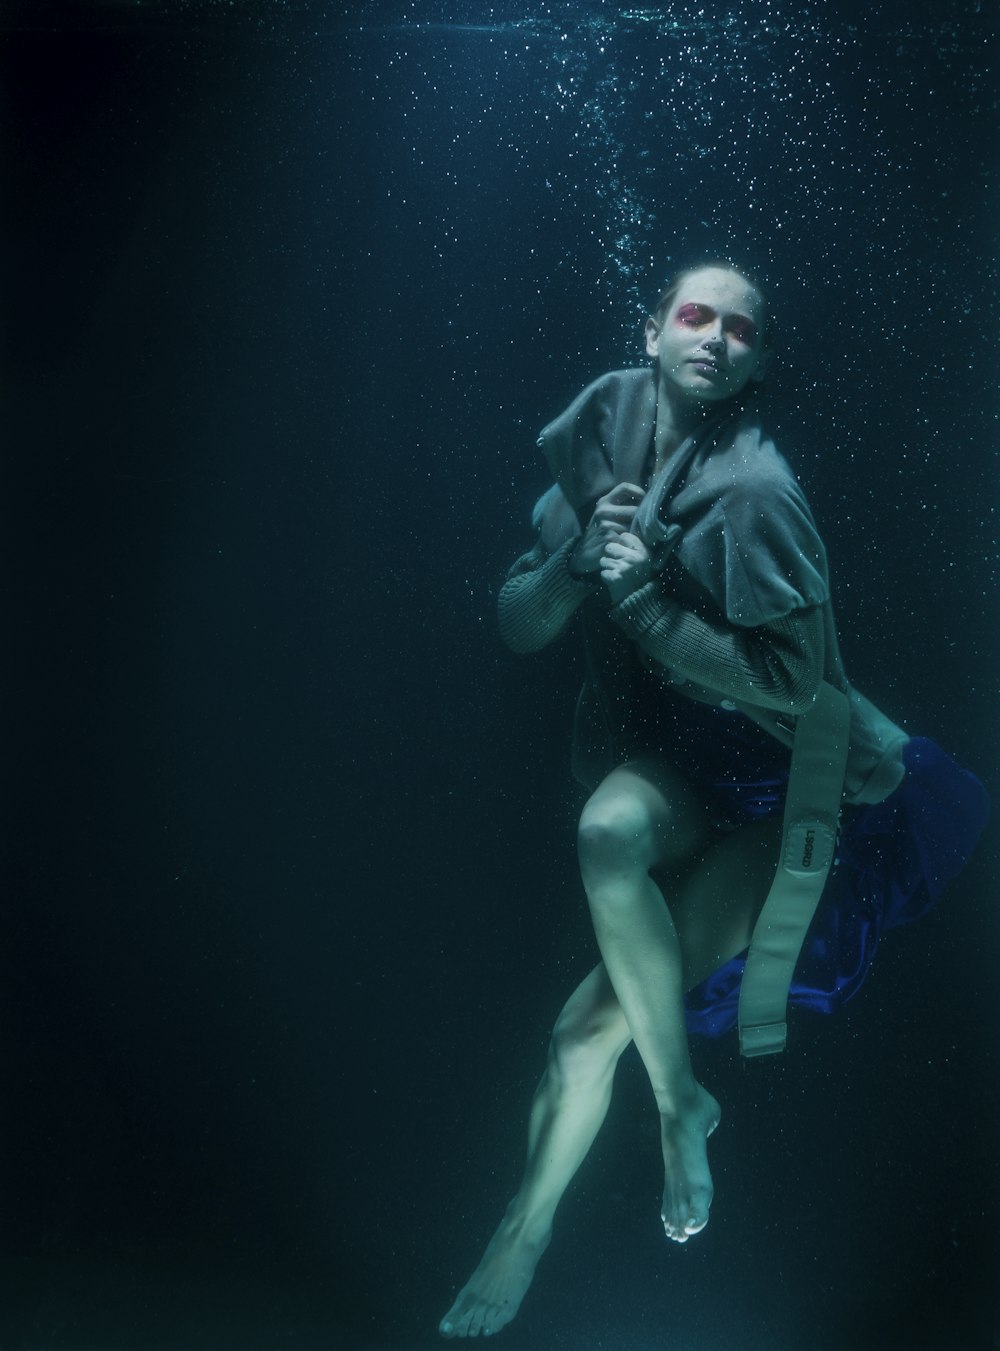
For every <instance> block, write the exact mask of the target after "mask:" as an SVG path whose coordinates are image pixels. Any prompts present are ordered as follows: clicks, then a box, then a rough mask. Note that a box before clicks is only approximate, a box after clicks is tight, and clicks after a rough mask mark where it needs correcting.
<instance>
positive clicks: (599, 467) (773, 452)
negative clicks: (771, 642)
mask: <svg viewBox="0 0 1000 1351" xmlns="http://www.w3.org/2000/svg"><path fill="white" fill-rule="evenodd" d="M655 421H656V382H655V377H654V374H653V372H652V371H651V370H626V371H612V372H610V373H609V374H608V375H604V376H602V377H601V378H600V379H599V380H597V381H595V382H594V383H593V384H592V385H590V386H588V388H587V389H585V390H584V391H583V393H582V394H581V395H580V396H579V397H578V398H577V399H575V400H574V401H573V403H571V404H570V406H569V408H567V409H566V411H565V412H564V413H562V414H561V415H560V416H559V417H558V418H556V419H555V420H554V421H553V422H550V423H549V425H548V426H547V427H546V428H545V429H544V431H543V432H542V434H541V436H540V437H539V439H538V444H539V446H540V447H541V449H542V451H543V452H544V454H545V457H546V459H547V460H548V463H549V466H550V467H551V469H552V473H553V476H554V477H555V480H556V484H557V485H558V488H559V495H556V494H553V493H551V492H550V493H549V494H547V495H546V498H543V500H542V502H541V503H540V504H539V507H540V509H541V510H540V511H539V518H540V523H541V527H542V534H543V539H544V541H545V543H546V546H547V547H552V543H554V544H555V545H556V547H557V546H558V544H560V543H562V542H563V540H564V539H565V538H567V537H568V533H569V532H570V531H571V530H572V528H573V527H572V524H571V522H570V520H569V517H568V513H567V512H566V511H565V507H564V505H563V502H561V501H560V500H559V497H560V496H561V497H562V499H564V501H565V502H566V503H568V504H569V506H571V507H572V508H573V510H574V511H575V512H576V513H577V516H578V518H579V520H580V524H581V525H584V524H585V523H586V520H587V519H589V517H590V513H591V511H592V510H593V505H594V503H595V501H596V500H597V498H599V497H601V496H603V495H604V494H605V493H606V492H609V491H610V489H611V488H613V487H614V486H615V485H616V484H618V483H623V482H629V483H639V484H641V483H642V482H643V480H644V479H645V477H646V474H647V467H648V465H649V464H650V460H651V452H652V445H653V431H654V427H655ZM656 521H659V522H661V524H662V525H663V526H670V525H677V526H680V528H681V531H682V537H681V543H680V546H679V547H678V549H677V559H678V561H679V562H680V564H681V565H682V566H683V567H684V568H685V569H686V570H687V572H688V573H689V574H690V575H691V576H692V577H693V578H694V579H695V580H696V581H697V582H698V583H699V584H700V585H701V586H702V587H703V588H704V589H705V591H706V592H707V593H708V594H709V595H710V596H711V597H712V600H713V601H714V602H715V604H716V605H717V606H718V608H719V611H720V612H721V613H722V614H723V615H725V617H726V619H727V620H728V621H729V622H730V623H731V624H739V625H742V626H746V627H753V626H756V625H759V624H766V623H767V622H768V621H769V620H771V619H777V618H781V617H783V616H784V615H787V614H789V613H790V612H791V611H792V610H795V609H799V608H804V607H808V606H812V605H821V604H823V603H824V601H826V600H827V599H828V598H829V594H830V591H829V583H828V575H827V563H826V552H825V550H824V548H823V543H822V541H821V540H820V537H819V533H818V532H817V530H816V526H815V524H814V522H813V518H812V513H811V512H810V510H809V505H808V503H807V502H806V499H805V497H804V495H803V493H802V490H801V488H800V487H799V485H798V483H797V482H796V479H795V476H794V475H793V473H792V470H791V468H790V467H789V465H788V464H787V462H786V461H785V460H784V459H783V457H782V456H781V455H780V454H779V453H778V451H777V449H776V448H775V445H774V443H773V441H771V440H770V438H769V437H767V436H765V435H764V433H763V431H762V430H761V428H760V425H759V423H758V422H757V420H756V419H755V418H754V416H753V415H752V413H748V412H741V411H735V412H733V411H729V412H722V413H720V414H718V415H716V416H715V417H710V418H709V419H708V420H706V422H705V423H704V424H703V425H702V426H701V427H700V428H699V429H698V431H697V432H696V433H695V434H694V435H692V436H690V437H688V438H687V440H686V441H684V442H683V444H682V445H681V446H679V447H678V448H677V450H675V451H674V453H673V454H672V455H671V456H670V458H669V459H668V460H667V462H666V464H665V465H664V466H663V468H662V469H661V471H660V473H659V474H658V475H657V476H656V479H655V480H654V482H653V483H652V484H651V485H650V488H649V491H648V492H647V494H646V496H645V498H644V499H643V501H642V503H641V504H640V507H639V510H638V512H637V513H636V518H635V531H636V533H637V534H638V535H640V537H642V538H644V539H645V540H646V542H647V543H648V544H650V545H652V544H653V543H655V541H656V540H657V539H658V538H660V537H661V533H662V532H658V531H657V529H656V527H655V522H656ZM550 541H552V543H550Z"/></svg>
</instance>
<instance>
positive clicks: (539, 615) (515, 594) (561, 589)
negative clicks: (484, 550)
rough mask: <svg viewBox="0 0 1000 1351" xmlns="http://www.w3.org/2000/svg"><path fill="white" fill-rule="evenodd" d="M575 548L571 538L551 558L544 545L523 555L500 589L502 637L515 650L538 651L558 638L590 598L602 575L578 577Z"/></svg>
mask: <svg viewBox="0 0 1000 1351" xmlns="http://www.w3.org/2000/svg"><path fill="white" fill-rule="evenodd" d="M575 544H576V540H575V539H571V540H567V541H566V543H565V544H563V545H562V546H561V547H560V548H558V549H557V550H556V551H555V553H553V554H549V553H548V552H547V551H546V549H545V548H544V546H543V545H542V544H536V545H535V547H534V548H533V549H531V550H529V552H528V553H526V554H523V555H522V556H521V557H520V558H519V559H518V560H517V562H516V563H515V564H514V566H513V567H512V568H511V570H510V572H509V573H508V574H507V580H506V581H505V582H504V584H503V586H502V587H501V589H500V596H499V599H498V601H497V611H498V617H499V621H500V636H501V637H502V638H503V640H504V642H505V643H506V644H507V646H508V647H510V648H512V649H513V650H514V651H515V652H537V651H538V649H539V648H542V647H545V646H546V645H547V644H548V643H551V642H552V641H553V640H554V639H556V638H558V637H559V635H560V634H561V633H562V631H563V630H564V629H565V627H566V625H567V624H568V623H569V621H570V619H572V617H573V615H574V614H575V613H576V611H577V610H578V609H579V608H580V606H581V605H582V603H583V602H584V601H585V600H586V599H587V597H588V596H591V595H593V594H594V592H595V591H597V590H598V588H599V586H600V579H599V578H598V577H596V576H595V577H593V578H591V577H584V578H577V577H574V576H573V575H572V574H571V573H570V571H569V568H568V567H567V560H568V559H569V555H570V553H571V552H572V551H573V548H574V546H575Z"/></svg>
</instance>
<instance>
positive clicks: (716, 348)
mask: <svg viewBox="0 0 1000 1351" xmlns="http://www.w3.org/2000/svg"><path fill="white" fill-rule="evenodd" d="M702 346H703V347H707V348H708V349H709V351H712V352H721V351H723V350H724V348H725V346H726V339H725V337H724V335H723V332H722V325H721V324H720V323H719V322H718V320H716V322H715V326H714V327H713V329H712V331H711V333H706V334H705V337H704V339H703V340H702Z"/></svg>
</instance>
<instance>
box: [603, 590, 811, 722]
mask: <svg viewBox="0 0 1000 1351" xmlns="http://www.w3.org/2000/svg"><path fill="white" fill-rule="evenodd" d="M611 615H612V617H613V619H614V620H615V622H616V623H617V624H618V625H619V626H620V627H621V628H622V629H623V630H624V631H625V633H627V634H628V636H629V637H630V638H631V639H632V640H633V641H634V642H636V643H638V645H639V646H640V647H641V648H642V649H643V651H644V652H647V653H648V654H649V656H651V657H652V658H653V659H654V660H655V661H657V662H659V663H660V664H661V665H662V666H665V667H667V668H668V670H670V671H671V672H672V673H673V674H674V675H677V676H680V677H681V678H682V679H684V680H691V681H695V682H697V683H698V684H699V685H704V686H707V687H708V688H709V689H711V690H717V691H718V692H719V693H720V694H723V695H725V696H727V697H729V698H732V699H740V700H742V701H744V702H745V703H749V704H756V705H757V706H758V707H761V708H773V709H779V710H781V711H783V712H788V713H802V712H804V711H805V710H806V709H807V708H809V707H810V705H811V704H812V702H813V700H814V699H815V697H816V691H817V689H818V688H819V685H820V681H821V680H822V679H823V666H824V653H823V642H824V639H823V633H824V626H823V611H822V608H821V607H820V606H818V605H813V606H809V607H808V608H806V609H798V610H792V611H791V613H790V614H788V615H785V616H783V617H782V618H779V619H772V620H770V621H769V622H768V623H767V624H762V625H760V626H759V627H757V628H739V627H736V626H730V625H728V624H725V623H724V622H721V621H720V622H719V623H710V622H708V621H707V620H704V619H702V618H701V617H700V616H698V615H696V614H694V613H693V612H692V611H690V610H685V609H683V608H682V607H681V606H680V605H678V604H677V602H676V601H675V600H673V599H671V598H670V597H669V596H666V595H664V593H663V591H662V589H661V588H660V587H659V586H658V584H657V583H656V582H649V583H647V585H646V586H644V587H642V588H641V589H640V590H638V591H635V592H633V594H632V595H631V596H628V597H626V599H625V600H624V601H622V602H621V604H620V605H616V606H614V608H613V609H612V610H611Z"/></svg>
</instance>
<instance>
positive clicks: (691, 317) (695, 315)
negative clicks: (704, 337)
mask: <svg viewBox="0 0 1000 1351" xmlns="http://www.w3.org/2000/svg"><path fill="white" fill-rule="evenodd" d="M714 318H715V311H714V310H711V309H709V307H708V306H707V305H682V306H681V307H680V309H679V310H678V311H677V313H676V314H675V315H674V322H675V323H677V324H683V325H684V327H685V328H702V327H703V326H704V325H705V324H710V323H711V322H712V320H713V319H714Z"/></svg>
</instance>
